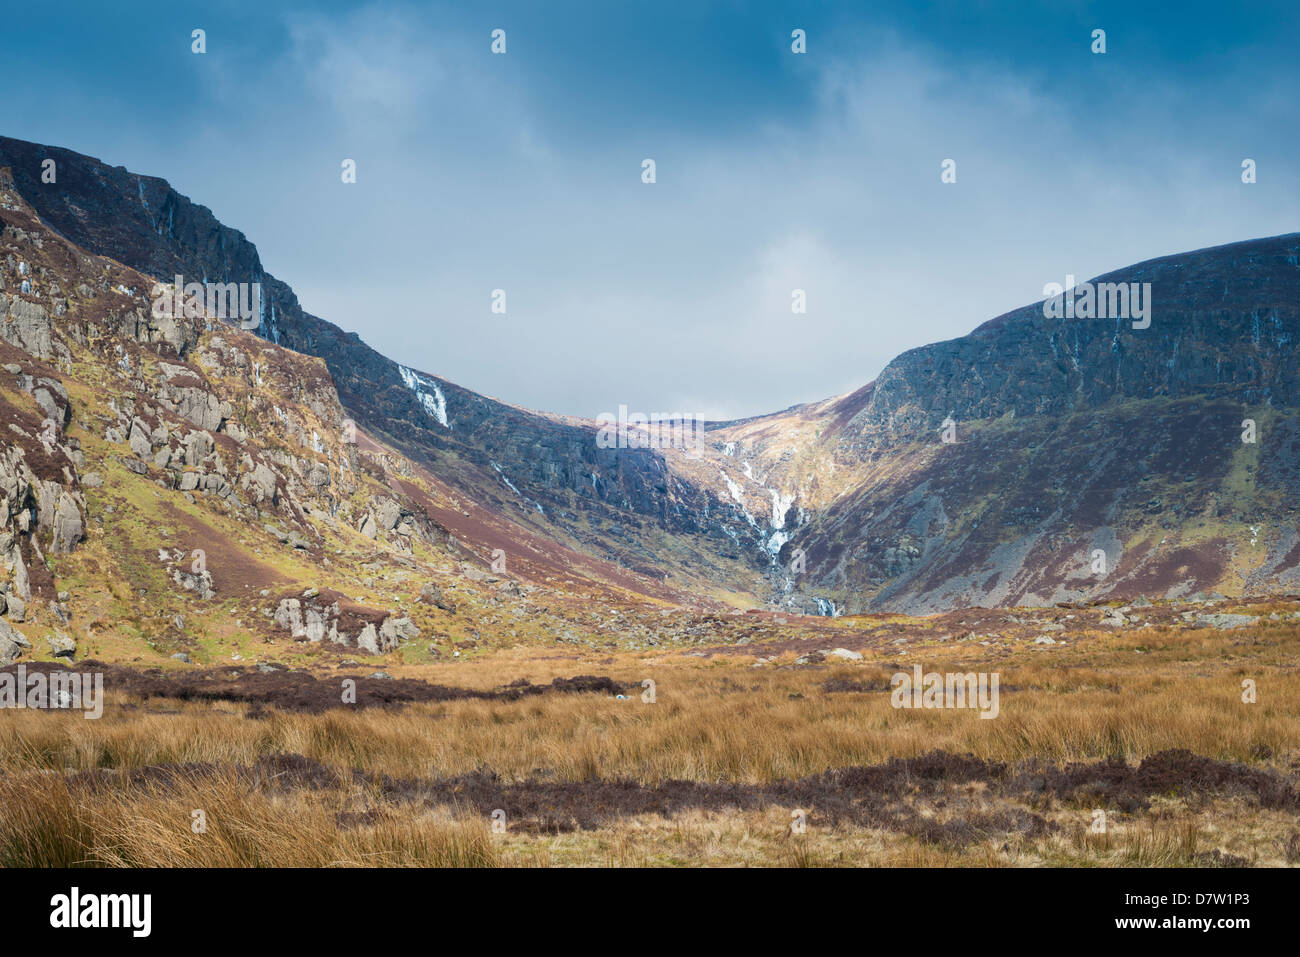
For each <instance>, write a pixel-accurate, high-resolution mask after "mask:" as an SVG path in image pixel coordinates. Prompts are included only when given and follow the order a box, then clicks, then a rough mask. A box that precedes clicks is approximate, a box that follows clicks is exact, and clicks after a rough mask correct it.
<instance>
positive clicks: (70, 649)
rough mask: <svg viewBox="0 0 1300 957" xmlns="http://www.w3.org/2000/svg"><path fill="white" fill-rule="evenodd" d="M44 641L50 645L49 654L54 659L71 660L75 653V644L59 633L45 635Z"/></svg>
mask: <svg viewBox="0 0 1300 957" xmlns="http://www.w3.org/2000/svg"><path fill="white" fill-rule="evenodd" d="M45 640H46V641H48V642H49V643H50V653H51V654H52V655H54V657H55V658H71V657H72V656H73V655H75V654H76V653H77V643H76V642H75V641H73V640H72V639H71V638H69V637H68V636H67V635H66V634H64V633H63V632H61V631H56V632H55V633H54V634H52V635H47V636H46V638H45Z"/></svg>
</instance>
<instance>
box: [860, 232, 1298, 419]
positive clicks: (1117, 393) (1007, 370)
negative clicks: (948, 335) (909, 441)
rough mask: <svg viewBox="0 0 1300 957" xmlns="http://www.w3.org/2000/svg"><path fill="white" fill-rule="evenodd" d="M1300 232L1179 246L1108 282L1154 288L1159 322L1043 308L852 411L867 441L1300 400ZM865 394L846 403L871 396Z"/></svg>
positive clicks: (1005, 319) (895, 378)
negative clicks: (1105, 412)
mask: <svg viewBox="0 0 1300 957" xmlns="http://www.w3.org/2000/svg"><path fill="white" fill-rule="evenodd" d="M1297 262H1300V234H1296V233H1292V234H1290V235H1286V236H1277V237H1274V238H1271V239H1257V240H1251V241H1248V242H1241V243H1234V244H1232V245H1228V246H1217V247H1214V248H1212V249H1202V250H1198V251H1196V252H1191V253H1180V254H1178V255H1174V256H1166V257H1163V258H1161V259H1153V260H1150V261H1148V262H1144V263H1138V264H1137V265H1135V266H1128V267H1126V268H1124V269H1118V270H1115V271H1114V272H1111V273H1107V274H1106V275H1104V276H1099V277H1097V278H1096V279H1095V280H1093V281H1092V282H1093V284H1094V285H1095V286H1096V285H1101V284H1103V283H1150V284H1151V294H1150V300H1151V314H1150V326H1149V327H1148V328H1145V329H1135V328H1133V322H1132V321H1131V320H1129V319H1048V318H1046V317H1045V316H1044V315H1043V311H1044V310H1043V306H1042V303H1035V304H1034V305H1029V306H1024V307H1023V308H1020V309H1016V310H1014V311H1013V312H1009V313H1007V314H1005V315H1002V316H999V317H998V318H996V319H992V320H990V321H989V322H986V323H985V324H984V325H982V326H980V327H979V328H978V329H976V330H975V331H974V332H972V333H971V334H970V335H967V336H962V337H961V338H960V339H953V340H951V341H949V342H940V343H936V344H934V345H928V346H922V347H921V348H919V349H912V350H911V351H909V352H905V353H903V354H902V355H900V356H899V357H898V358H897V359H895V360H893V361H892V362H891V363H889V365H887V366H886V367H885V369H884V371H883V372H881V374H880V377H879V378H878V379H877V380H876V381H875V382H874V383H873V384H872V386H871V387H869V388H870V392H869V398H868V399H867V401H866V402H865V404H864V405H863V407H862V408H861V410H860V411H858V412H857V413H856V414H855V415H854V416H853V417H852V419H851V422H850V427H849V429H847V430H846V431H847V432H851V431H852V430H854V429H857V430H859V431H860V432H861V433H863V437H864V438H868V439H869V438H872V437H876V438H879V437H880V436H882V435H885V434H888V433H891V432H899V431H901V432H902V433H903V434H904V435H913V434H915V433H916V432H917V431H924V430H937V429H938V428H939V427H940V425H941V423H942V422H943V420H944V419H945V418H948V417H949V416H951V417H952V418H954V419H955V420H957V421H958V422H963V421H970V420H973V419H992V418H997V417H998V416H1001V415H1004V414H1006V413H1008V412H1010V413H1014V414H1015V415H1016V416H1018V417H1020V416H1030V415H1052V416H1059V415H1064V414H1067V413H1070V412H1074V411H1078V410H1081V409H1087V408H1095V407H1097V406H1100V405H1102V404H1104V403H1107V402H1110V401H1112V400H1114V399H1116V398H1139V399H1147V398H1171V399H1177V398H1186V397H1192V396H1215V397H1221V396H1228V395H1231V396H1233V397H1234V398H1236V399H1238V400H1239V401H1241V402H1243V403H1260V402H1271V403H1272V404H1274V405H1279V406H1282V405H1285V406H1294V405H1296V404H1298V403H1300V358H1298V350H1297V349H1296V342H1297V341H1300V338H1298V337H1300V266H1297ZM860 398H861V395H860V393H855V395H854V396H851V397H849V398H848V399H846V400H845V404H846V405H851V404H852V403H853V402H854V401H858V400H860Z"/></svg>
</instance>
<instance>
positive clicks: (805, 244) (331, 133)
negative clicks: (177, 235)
mask: <svg viewBox="0 0 1300 957" xmlns="http://www.w3.org/2000/svg"><path fill="white" fill-rule="evenodd" d="M1134 6H1138V5H1136V4H1132V3H1055V4H1040V3H1034V2H1024V3H1015V4H1009V3H991V2H989V3H963V4H958V3H939V2H931V3H924V2H922V3H910V4H906V5H903V4H870V5H867V4H861V3H829V2H826V3H817V2H804V3H787V4H777V3H745V2H739V0H732V2H709V0H691V2H670V3H662V2H660V3H650V4H633V3H623V2H619V3H600V4H598V3H565V2H540V0H527V2H519V3H483V4H469V3H463V4H407V3H383V2H380V3H345V2H335V3H314V4H310V5H303V4H293V3H287V4H270V3H265V2H262V3H253V2H244V0H234V2H228V3H207V4H186V3H183V2H174V0H173V2H166V3H161V2H160V3H133V4H129V5H125V6H122V5H105V4H102V3H85V4H66V3H58V2H50V3H44V4H31V5H28V8H26V9H21V8H16V9H11V10H8V11H7V12H6V29H5V32H4V35H3V36H0V61H2V62H3V63H4V64H5V67H4V70H5V93H6V97H5V99H6V107H7V109H6V111H5V122H4V123H3V124H0V132H3V133H5V134H7V135H10V136H18V137H21V138H24V139H31V140H36V141H39V142H45V143H53V144H57V145H60V146H66V147H69V148H71V149H76V150H79V151H81V152H84V153H88V154H91V155H93V156H97V157H99V158H101V159H103V160H105V161H106V162H109V163H112V164H114V165H124V166H127V167H129V168H131V169H133V170H135V171H138V172H141V173H147V174H151V175H157V176H162V177H165V178H166V179H168V180H169V181H170V182H171V183H172V184H173V186H175V187H176V188H177V189H178V190H179V191H181V192H182V193H185V194H186V195H188V196H190V197H191V198H192V199H194V200H195V201H197V202H200V203H202V204H204V205H206V206H208V207H210V208H211V209H212V210H213V211H214V212H215V213H216V215H217V216H218V217H219V218H220V219H221V220H222V221H223V222H225V223H227V224H228V225H230V226H233V227H235V228H237V229H240V230H242V231H243V232H244V233H245V234H246V235H247V236H248V237H249V238H250V239H252V240H253V241H254V242H255V243H256V244H257V245H258V248H259V250H260V251H261V254H262V260H263V263H264V264H265V266H266V267H267V268H268V269H269V270H270V271H271V272H272V273H274V274H275V275H277V276H278V277H280V278H281V279H284V280H285V281H287V282H289V283H290V284H291V285H292V286H293V287H294V288H295V290H296V291H297V292H298V294H299V297H300V299H301V300H302V303H303V305H304V307H305V308H307V309H308V310H309V311H311V312H314V313H316V314H317V315H320V316H322V317H324V318H326V319H329V320H330V321H333V322H335V323H337V324H339V325H340V326H343V327H344V328H346V329H349V330H355V331H356V332H358V333H359V334H360V335H361V337H362V338H363V339H365V340H366V341H367V342H369V343H370V344H371V345H373V346H374V347H376V348H377V349H379V350H380V351H382V352H384V353H386V354H388V355H390V356H393V357H394V358H397V359H399V360H400V361H403V362H406V363H407V364H410V365H413V366H416V367H419V368H422V369H424V370H426V371H429V372H433V373H435V374H438V375H442V376H445V377H446V378H449V379H451V380H453V381H455V382H459V383H461V384H463V385H465V386H468V387H470V388H474V389H477V390H479V391H482V392H486V393H488V394H491V395H495V396H498V397H500V398H503V399H506V400H508V401H512V402H517V403H519V404H522V405H528V406H532V407H535V408H540V409H546V410H549V411H556V412H564V413H570V414H576V415H587V416H595V415H596V414H597V413H599V412H602V411H608V410H614V409H617V407H618V406H619V405H620V404H626V405H628V406H629V407H631V408H632V409H640V410H645V411H657V410H693V411H701V412H705V413H707V414H709V415H712V416H717V417H731V416H741V415H750V414H756V413H760V412H764V411H771V410H775V409H778V408H782V407H784V406H787V405H790V404H793V403H796V402H802V401H810V400H815V399H819V398H823V397H826V396H829V395H832V394H837V393H841V392H845V391H848V390H850V389H853V388H856V387H857V386H859V385H862V384H863V383H865V382H867V381H869V380H870V379H871V378H873V377H874V376H875V375H876V374H877V373H878V372H879V371H880V369H881V368H883V366H884V365H885V363H887V362H888V361H889V359H891V358H892V357H893V356H895V355H897V354H898V353H899V352H901V351H903V350H905V349H908V348H912V347H914V346H918V345H922V344H924V343H927V342H932V341H936V340H940V339H946V338H951V337H954V336H958V335H962V334H964V333H965V332H967V331H969V330H970V329H972V328H973V327H974V326H976V325H978V324H979V323H980V322H982V321H984V320H986V319H988V318H991V317H992V316H994V315H997V314H999V313H1001V312H1005V311H1007V310H1009V309H1012V308H1015V307H1017V306H1020V305H1023V304H1025V303H1027V302H1031V301H1034V300H1035V299H1038V298H1041V294H1042V287H1043V285H1044V283H1046V282H1050V281H1056V282H1061V281H1063V280H1064V278H1065V276H1066V274H1067V273H1071V274H1074V275H1076V276H1079V277H1080V278H1082V277H1085V276H1091V275H1095V274H1097V273H1100V272H1103V271H1106V270H1108V269H1112V268H1115V267H1119V266H1122V265H1126V264H1128V263H1130V262H1135V261H1138V260H1141V259H1146V258H1150V257H1152V256H1157V255H1163V254H1166V253H1171V252H1177V251H1180V250H1185V249H1193V248H1198V247H1202V246H1207V245H1215V244H1218V243H1224V242H1231V241H1235V240H1240V239H1247V238H1251V237H1256V236H1265V235H1274V234H1277V233H1284V232H1293V231H1296V230H1297V229H1300V188H1298V187H1300V133H1298V132H1297V131H1298V130H1300V123H1297V119H1298V118H1300V117H1297V110H1298V108H1297V105H1296V96H1295V91H1296V90H1297V89H1300V83H1297V81H1298V80H1300V77H1298V76H1297V73H1298V72H1300V67H1298V66H1297V58H1296V56H1295V49H1296V41H1297V39H1298V38H1300V29H1298V28H1300V12H1297V5H1296V4H1294V3H1290V4H1286V3H1274V4H1252V3H1245V4H1238V5H1234V6H1231V7H1229V6H1227V5H1223V4H1210V3H1200V2H1191V3H1182V4H1178V5H1171V4H1151V5H1149V6H1150V7H1151V9H1149V10H1141V9H1138V10H1134V9H1131V8H1132V7H1134ZM196 27H198V28H203V29H204V30H206V31H207V46H208V52H207V53H206V54H205V55H203V56H195V55H193V54H192V53H191V52H190V31H191V30H193V29H194V28H196ZM498 27H500V28H503V29H505V30H506V36H507V53H506V54H505V55H503V56H494V55H493V54H492V53H491V52H490V49H489V44H490V33H491V31H492V30H493V29H494V28H498ZM795 28H801V29H804V30H805V31H806V32H807V37H808V52H807V53H806V54H804V55H795V54H793V53H791V52H790V31H791V30H793V29H795ZM1094 28H1101V29H1105V30H1106V33H1107V37H1106V39H1107V52H1106V53H1105V54H1104V55H1094V54H1093V53H1092V52H1091V51H1090V43H1091V37H1090V35H1091V31H1092V30H1093V29H1094ZM647 157H649V158H653V159H654V160H655V162H656V164H657V175H658V182H656V183H655V184H654V185H647V184H644V183H642V182H641V178H640V173H641V161H642V160H643V159H644V158H647ZM1247 157H1249V158H1252V159H1254V160H1255V161H1256V162H1257V164H1258V182H1257V183H1256V184H1254V185H1245V184H1242V183H1241V180H1240V166H1241V161H1242V159H1244V158H1247ZM345 158H351V159H355V160H356V162H357V168H358V181H357V183H356V184H343V183H341V181H340V177H339V168H340V163H341V161H342V160H343V159H345ZM948 158H952V159H954V160H955V161H956V163H957V182H956V183H955V184H943V183H941V182H940V175H939V174H940V164H941V163H942V161H943V160H944V159H948ZM496 288H502V289H505V290H506V295H507V313H506V314H505V315H504V316H500V315H493V314H492V313H491V312H490V309H489V304H490V296H491V292H492V290H493V289H496ZM795 288H802V289H805V290H806V291H807V297H808V312H807V314H803V315H797V314H792V313H791V311H790V301H791V290H792V289H795Z"/></svg>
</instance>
